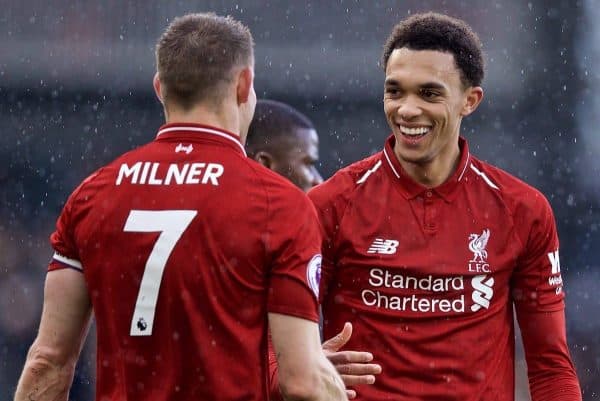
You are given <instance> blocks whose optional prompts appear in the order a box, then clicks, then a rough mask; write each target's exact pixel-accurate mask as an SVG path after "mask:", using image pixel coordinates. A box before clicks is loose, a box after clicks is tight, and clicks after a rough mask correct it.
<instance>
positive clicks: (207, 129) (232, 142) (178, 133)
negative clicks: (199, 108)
mask: <svg viewBox="0 0 600 401" xmlns="http://www.w3.org/2000/svg"><path fill="white" fill-rule="evenodd" d="M203 139H208V140H211V141H214V142H218V143H221V144H224V145H227V146H231V147H233V148H234V149H236V150H237V151H238V152H240V153H242V154H243V155H244V156H246V150H245V149H244V146H243V145H242V143H241V142H240V137H239V135H236V134H234V133H233V132H229V131H225V130H224V129H221V128H217V127H212V126H210V125H203V124H194V123H171V124H165V125H163V126H161V127H160V128H159V130H158V133H157V134H156V139H155V140H157V141H163V140H171V141H173V140H186V141H189V142H197V141H200V140H203Z"/></svg>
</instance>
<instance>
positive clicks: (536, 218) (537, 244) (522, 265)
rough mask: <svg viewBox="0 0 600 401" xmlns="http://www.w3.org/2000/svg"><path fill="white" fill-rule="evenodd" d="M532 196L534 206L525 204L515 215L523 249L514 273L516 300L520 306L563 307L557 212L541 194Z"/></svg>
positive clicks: (540, 309)
mask: <svg viewBox="0 0 600 401" xmlns="http://www.w3.org/2000/svg"><path fill="white" fill-rule="evenodd" d="M532 196H534V202H533V205H530V206H529V207H527V208H525V207H522V208H521V209H520V213H519V215H517V216H516V218H515V221H516V224H517V227H518V228H517V229H518V230H519V229H520V230H522V231H521V238H522V239H523V241H524V248H523V252H522V254H521V255H520V257H519V259H518V261H517V268H516V270H515V274H514V275H513V299H514V301H515V305H516V307H517V308H518V309H519V308H525V310H527V311H532V312H533V311H538V312H550V311H557V310H562V309H564V293H563V287H562V276H561V272H560V259H559V250H558V248H559V244H558V234H557V231H556V224H555V222H554V215H553V213H552V209H551V207H550V204H549V203H548V201H547V200H546V198H544V196H543V195H542V194H541V193H539V192H535V193H534V195H532Z"/></svg>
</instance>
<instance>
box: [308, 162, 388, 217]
mask: <svg viewBox="0 0 600 401" xmlns="http://www.w3.org/2000/svg"><path fill="white" fill-rule="evenodd" d="M380 166H381V152H378V153H376V154H374V155H372V156H369V157H367V158H364V159H362V160H359V161H357V162H355V163H352V164H350V165H348V166H346V167H344V168H342V169H340V170H338V171H337V172H336V173H335V174H334V175H333V176H331V178H329V179H328V180H327V181H325V182H323V183H322V184H320V185H317V186H316V187H314V188H313V189H311V190H310V192H309V193H308V196H309V198H310V199H311V200H312V201H313V203H314V204H315V206H317V208H320V207H323V206H324V205H325V204H327V203H331V202H339V201H342V202H348V201H349V200H350V199H351V198H352V196H353V194H354V192H355V191H356V190H357V189H358V188H359V187H360V186H361V184H362V183H363V182H364V181H365V180H366V178H368V176H369V175H370V174H372V173H374V172H375V171H376V170H377V169H379V167H380Z"/></svg>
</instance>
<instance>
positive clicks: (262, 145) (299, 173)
mask: <svg viewBox="0 0 600 401" xmlns="http://www.w3.org/2000/svg"><path fill="white" fill-rule="evenodd" d="M245 146H246V152H247V153H248V157H250V158H252V159H254V160H256V161H257V162H259V163H260V164H262V165H263V166H265V167H267V168H269V169H271V170H273V171H274V172H276V173H278V174H280V175H281V176H283V177H285V178H287V179H288V180H290V181H291V182H292V183H293V184H294V185H296V186H297V187H298V188H300V189H302V190H303V191H305V192H306V191H308V190H309V189H311V188H312V187H314V186H315V185H318V184H320V183H322V182H323V179H322V177H321V174H320V173H319V171H318V170H317V167H316V163H317V162H318V160H319V136H318V135H317V131H316V129H315V127H314V125H313V123H312V121H310V119H309V118H308V117H307V116H305V115H304V114H302V113H301V112H300V111H298V110H297V109H295V108H293V107H292V106H290V105H288V104H286V103H282V102H278V101H275V100H267V99H259V100H258V101H257V103H256V110H255V112H254V118H253V119H252V122H251V123H250V128H249V129H248V136H247V137H246V145H245ZM351 336H352V324H351V323H350V322H347V323H346V324H344V327H343V328H342V330H341V331H340V332H339V333H338V334H337V335H335V336H334V337H333V338H330V339H329V340H327V341H325V342H324V343H323V345H322V347H323V351H324V352H325V355H327V357H328V358H329V360H330V361H331V362H332V363H333V364H334V366H335V367H336V369H337V370H338V372H339V373H340V375H341V377H342V380H343V381H344V384H345V385H346V387H351V386H356V385H359V384H373V383H374V382H375V375H376V374H379V373H380V372H381V366H379V365H378V364H374V363H371V361H372V360H373V355H372V354H371V353H370V352H361V351H352V350H343V351H340V348H342V347H343V346H344V345H345V344H346V343H347V342H348V340H349V339H350V337H351ZM270 345H271V344H270ZM269 350H270V351H271V352H272V347H270V348H269ZM270 361H271V372H270V384H271V394H272V398H274V399H280V398H281V394H280V391H279V384H278V382H277V363H276V360H275V356H274V354H271V355H270ZM346 391H347V394H348V396H349V398H354V397H356V392H355V391H354V390H352V389H349V388H348V389H347V390H346Z"/></svg>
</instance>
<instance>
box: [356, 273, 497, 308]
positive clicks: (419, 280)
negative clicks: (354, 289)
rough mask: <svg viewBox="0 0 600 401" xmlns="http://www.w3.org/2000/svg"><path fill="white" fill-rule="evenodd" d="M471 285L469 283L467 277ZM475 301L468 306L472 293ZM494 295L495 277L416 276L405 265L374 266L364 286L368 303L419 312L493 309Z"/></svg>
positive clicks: (364, 293)
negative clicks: (394, 266) (391, 268)
mask: <svg viewBox="0 0 600 401" xmlns="http://www.w3.org/2000/svg"><path fill="white" fill-rule="evenodd" d="M467 279H468V280H469V282H470V283H471V286H468V285H467V281H466V280H467ZM469 293H470V298H471V300H472V302H473V303H472V304H471V305H470V306H468V303H467V302H468V301H467V299H468V297H469ZM493 297H494V277H492V276H491V275H485V274H482V275H477V276H471V277H468V278H467V277H465V276H462V275H458V276H442V277H436V276H432V275H426V276H413V275H407V274H404V273H403V271H402V269H394V270H389V269H386V268H379V267H373V268H371V269H370V270H369V278H368V285H367V286H366V288H363V289H362V290H361V298H362V302H363V304H364V305H366V306H372V307H376V308H382V309H390V310H397V311H403V312H409V313H410V312H416V313H465V311H467V310H469V311H470V312H478V311H480V310H485V309H489V308H490V305H491V301H492V298H493Z"/></svg>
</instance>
